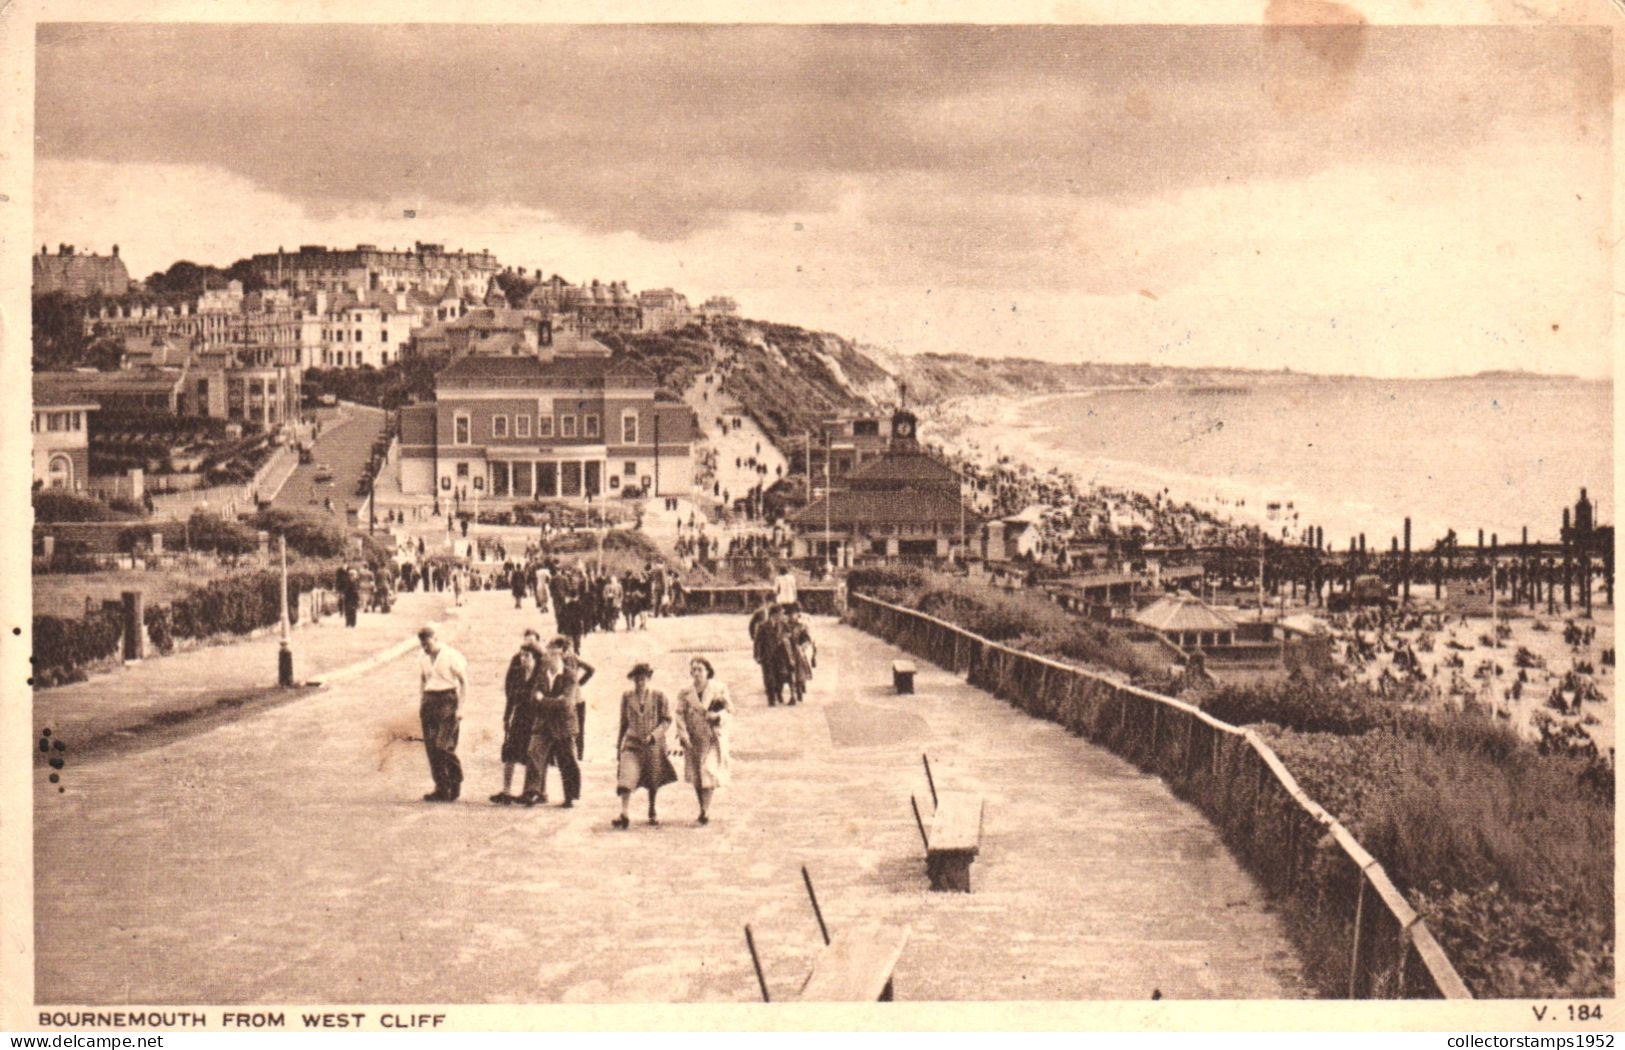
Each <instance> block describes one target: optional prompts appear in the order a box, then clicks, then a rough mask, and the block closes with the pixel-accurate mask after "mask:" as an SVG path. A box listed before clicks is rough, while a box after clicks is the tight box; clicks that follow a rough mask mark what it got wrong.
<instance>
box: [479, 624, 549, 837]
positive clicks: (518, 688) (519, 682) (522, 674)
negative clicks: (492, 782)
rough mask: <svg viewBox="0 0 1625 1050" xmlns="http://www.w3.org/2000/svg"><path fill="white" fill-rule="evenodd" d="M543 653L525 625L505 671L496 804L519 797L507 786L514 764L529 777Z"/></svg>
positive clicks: (538, 640) (539, 640)
mask: <svg viewBox="0 0 1625 1050" xmlns="http://www.w3.org/2000/svg"><path fill="white" fill-rule="evenodd" d="M544 655H545V654H544V653H543V652H542V636H541V634H540V632H538V631H536V630H535V629H534V628H528V627H527V628H526V629H525V640H524V643H523V644H521V645H520V647H519V651H518V652H517V653H514V654H513V659H512V660H510V661H508V675H507V677H506V678H505V679H504V680H503V684H502V688H503V692H505V693H506V694H507V697H508V704H507V707H506V708H505V709H504V710H503V712H502V790H501V791H499V792H498V793H496V794H495V795H492V796H491V801H492V802H494V803H496V804H497V805H499V806H506V805H509V804H511V803H513V802H516V801H518V799H516V798H515V797H514V795H513V794H512V793H511V790H510V789H512V787H513V769H514V767H515V766H517V765H524V766H525V779H526V780H529V779H530V778H531V771H530V761H531V759H530V751H531V737H532V735H534V732H535V728H536V694H537V693H538V692H539V691H541V689H542V688H543V684H542V680H541V679H542V663H543V659H544Z"/></svg>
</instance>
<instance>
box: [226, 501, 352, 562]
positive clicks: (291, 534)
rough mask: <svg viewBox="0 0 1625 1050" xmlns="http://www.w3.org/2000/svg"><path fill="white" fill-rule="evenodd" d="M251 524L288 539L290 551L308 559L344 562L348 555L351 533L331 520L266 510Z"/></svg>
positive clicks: (284, 511)
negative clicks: (330, 559) (343, 559)
mask: <svg viewBox="0 0 1625 1050" xmlns="http://www.w3.org/2000/svg"><path fill="white" fill-rule="evenodd" d="M248 524H249V526H250V527H251V528H254V529H257V530H259V531H262V532H267V533H270V534H271V535H272V536H285V537H287V540H288V550H289V551H291V552H293V553H296V554H302V555H304V556H306V557H309V558H342V557H344V556H345V555H346V554H347V553H348V552H349V548H350V533H349V531H348V530H347V529H345V528H344V527H342V526H340V525H338V524H337V523H336V522H334V521H333V520H331V519H330V518H318V517H315V516H313V515H309V514H300V513H298V512H296V511H286V510H265V511H261V512H259V513H258V514H255V515H253V516H252V517H250V518H249V519H248Z"/></svg>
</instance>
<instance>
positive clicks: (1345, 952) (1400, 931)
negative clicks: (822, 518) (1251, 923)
mask: <svg viewBox="0 0 1625 1050" xmlns="http://www.w3.org/2000/svg"><path fill="white" fill-rule="evenodd" d="M848 605H849V610H850V612H849V618H850V620H851V621H852V622H853V623H854V624H855V625H856V626H858V627H859V628H861V629H863V630H865V631H868V632H869V633H870V634H874V635H877V636H879V637H881V638H883V639H885V640H886V641H888V642H890V643H892V644H893V645H896V646H898V647H899V648H901V649H904V650H906V651H907V652H909V653H912V654H913V655H915V656H918V657H921V658H923V659H926V660H929V661H931V662H932V663H934V664H936V665H938V666H939V667H942V668H944V669H946V670H950V671H952V672H953V673H954V674H963V675H966V676H967V681H968V682H969V683H970V684H971V685H973V686H976V687H977V688H979V689H984V690H986V691H987V692H990V693H992V694H993V695H994V696H997V697H999V698H1000V699H1002V700H1006V701H1008V702H1010V703H1012V704H1014V705H1015V706H1017V707H1019V708H1021V709H1022V710H1023V711H1026V712H1027V713H1028V714H1031V715H1034V716H1036V717H1039V718H1044V719H1047V720H1049V721H1051V722H1055V723H1058V724H1059V725H1061V726H1064V727H1065V728H1066V729H1068V730H1069V731H1071V732H1073V733H1076V734H1079V735H1081V736H1084V737H1087V738H1088V739H1089V740H1090V741H1092V742H1093V743H1096V744H1099V745H1101V746H1103V747H1105V748H1107V749H1109V750H1110V751H1112V752H1114V753H1115V754H1117V755H1120V756H1122V757H1123V758H1125V759H1128V760H1129V761H1131V762H1133V763H1134V764H1135V765H1137V766H1139V767H1140V768H1142V769H1145V770H1148V771H1150V772H1153V773H1155V774H1157V775H1158V776H1160V777H1161V778H1163V780H1165V781H1166V782H1167V783H1168V785H1169V786H1170V787H1171V788H1172V789H1173V790H1174V792H1175V793H1176V794H1178V795H1179V796H1180V797H1182V798H1184V799H1186V800H1188V801H1190V802H1192V803H1193V804H1195V805H1196V806H1197V807H1198V808H1200V809H1201V810H1202V811H1203V812H1204V813H1205V814H1206V815H1207V817H1208V819H1209V820H1211V821H1212V822H1213V823H1214V825H1215V826H1216V827H1218V829H1219V830H1220V832H1221V834H1222V835H1223V837H1224V839H1225V841H1226V842H1227V844H1228V845H1229V847H1230V848H1231V850H1232V851H1234V852H1235V853H1236V855H1237V856H1238V857H1239V858H1240V859H1241V860H1242V862H1243V863H1244V864H1245V865H1246V866H1247V867H1248V868H1249V869H1250V870H1252V871H1253V873H1254V874H1255V875H1256V876H1257V877H1258V879H1259V880H1260V881H1261V882H1262V883H1263V884H1264V886H1265V887H1266V889H1267V890H1268V891H1269V892H1270V893H1272V894H1274V895H1276V896H1277V897H1279V898H1281V899H1283V900H1285V901H1287V902H1288V904H1289V906H1290V907H1291V908H1292V910H1293V911H1294V913H1295V915H1296V917H1297V918H1298V919H1299V921H1300V922H1301V923H1302V924H1303V925H1304V926H1305V927H1306V928H1307V930H1308V931H1309V933H1310V934H1311V935H1310V936H1309V937H1306V938H1303V940H1304V941H1305V942H1306V943H1307V944H1308V945H1309V947H1308V948H1307V949H1306V951H1307V952H1308V953H1309V955H1310V956H1312V957H1306V958H1305V962H1306V963H1308V964H1309V965H1310V967H1311V969H1313V970H1314V971H1315V972H1317V973H1320V974H1324V975H1329V980H1330V982H1331V983H1332V985H1333V987H1334V988H1335V989H1336V991H1337V992H1338V993H1339V994H1342V995H1346V996H1347V997H1348V998H1350V999H1428V998H1442V999H1470V998H1472V994H1471V993H1470V992H1469V991H1468V989H1467V986H1466V984H1465V983H1463V981H1462V979H1461V976H1460V975H1459V974H1457V973H1456V969H1455V967H1454V966H1452V965H1451V963H1450V960H1449V958H1448V957H1446V955H1445V953H1444V951H1443V949H1441V948H1440V947H1439V944H1438V942H1437V941H1435V940H1434V938H1433V935H1432V933H1430V932H1429V931H1428V928H1427V926H1426V925H1425V924H1424V923H1423V922H1422V920H1421V918H1420V917H1419V916H1418V915H1417V914H1416V911H1415V910H1414V909H1413V908H1411V906H1410V905H1409V904H1408V903H1406V901H1405V898H1404V895H1403V894H1401V893H1400V892H1399V890H1398V889H1397V888H1396V887H1395V886H1394V884H1393V882H1392V881H1391V880H1390V879H1389V878H1388V875H1387V873H1386V872H1385V871H1384V870H1383V869H1382V866H1381V865H1380V864H1378V863H1377V861H1376V860H1375V858H1373V857H1372V856H1371V855H1370V854H1369V853H1367V852H1366V851H1365V849H1364V848H1362V847H1361V845H1360V844H1359V843H1358V842H1357V841H1355V839H1354V836H1353V835H1351V834H1350V833H1349V832H1348V830H1347V829H1346V828H1344V827H1343V825H1341V824H1340V823H1338V822H1337V821H1336V820H1335V819H1333V818H1332V816H1331V814H1329V813H1327V812H1326V811H1325V810H1324V809H1322V808H1321V807H1320V805H1319V804H1317V803H1316V802H1315V801H1314V800H1313V799H1311V798H1310V797H1309V796H1308V795H1306V794H1305V793H1304V791H1303V789H1302V788H1300V787H1299V786H1298V782H1297V780H1296V779H1295V778H1294V777H1293V776H1292V774H1291V772H1289V771H1288V770H1287V768H1286V766H1285V765H1283V764H1282V763H1281V760H1280V759H1279V758H1278V757H1277V756H1276V754H1275V752H1274V751H1273V750H1272V749H1271V748H1270V747H1269V745H1267V744H1266V743H1265V742H1264V741H1263V740H1262V739H1260V738H1259V736H1258V735H1257V734H1256V733H1254V732H1252V731H1251V730H1246V729H1241V728H1238V727H1236V726H1233V725H1230V724H1228V723H1226V722H1221V721H1219V720H1218V719H1216V718H1213V717H1212V716H1210V715H1208V714H1206V713H1205V712H1203V711H1202V710H1201V709H1199V708H1197V707H1193V706H1192V705H1190V704H1186V703H1182V702H1181V701H1179V700H1175V699H1172V698H1171V697H1166V696H1159V695H1157V694H1156V693H1151V692H1148V691H1146V690H1143V689H1137V688H1135V687H1133V686H1129V685H1123V684H1120V683H1118V682H1114V681H1111V680H1110V679H1107V678H1104V677H1101V676H1100V675H1096V674H1092V673H1090V672H1088V671H1085V670H1082V669H1080V668H1076V667H1071V666H1068V665H1066V664H1063V663H1059V662H1057V661H1055V660H1050V659H1046V658H1044V657H1041V656H1036V655H1034V654H1032V653H1025V652H1021V651H1019V650H1015V649H1011V648H1009V647H1007V646H1004V645H1000V644H998V643H997V642H993V641H990V640H988V639H986V638H982V637H980V636H978V635H974V634H971V633H970V632H969V631H966V630H964V629H963V628H960V627H957V626H955V625H953V624H951V623H948V622H946V621H944V620H939V619H937V618H936V617H933V616H928V615H926V614H924V613H920V612H916V611H914V610H912V609H906V608H903V607H902V606H898V605H893V604H891V603H889V602H884V601H880V600H878V599H875V598H871V597H869V596H867V595H863V594H853V595H851V596H850V599H849V602H848Z"/></svg>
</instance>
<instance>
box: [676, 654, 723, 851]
mask: <svg viewBox="0 0 1625 1050" xmlns="http://www.w3.org/2000/svg"><path fill="white" fill-rule="evenodd" d="M688 673H689V678H690V679H691V681H692V682H693V684H692V685H690V686H686V687H684V689H683V690H682V692H680V693H678V694H677V739H678V741H679V742H680V743H681V745H682V749H683V779H684V780H686V781H688V782H689V783H690V784H693V785H694V795H695V797H696V798H698V799H699V801H700V823H701V824H709V823H710V822H711V818H710V817H709V816H708V815H707V811H708V810H709V809H710V808H711V796H712V795H713V794H714V793H715V792H716V789H717V788H719V787H721V786H722V785H724V784H726V783H728V779H729V760H728V723H729V722H731V721H732V720H733V713H734V709H733V698H732V697H730V696H729V695H728V687H727V686H726V685H724V684H723V683H721V682H718V681H716V680H715V679H716V676H717V672H716V668H714V667H712V666H711V661H709V660H707V659H706V658H705V657H703V656H696V657H695V658H694V659H692V660H690V661H689V662H688Z"/></svg>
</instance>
